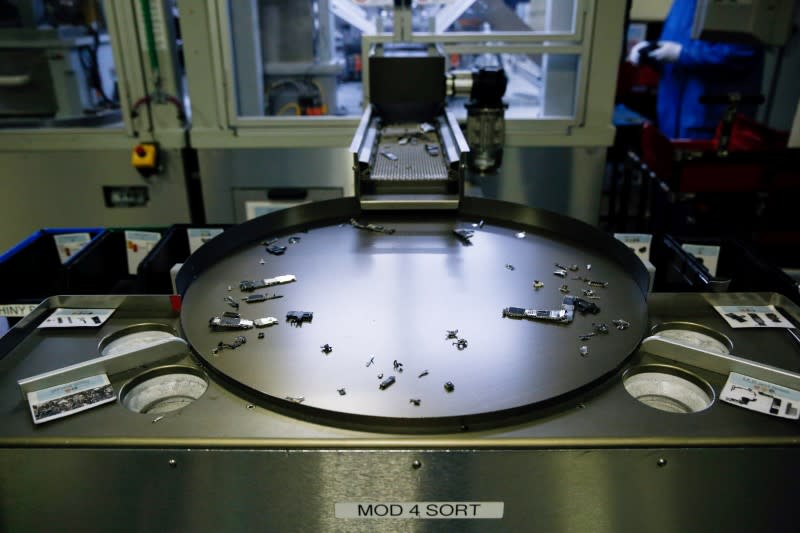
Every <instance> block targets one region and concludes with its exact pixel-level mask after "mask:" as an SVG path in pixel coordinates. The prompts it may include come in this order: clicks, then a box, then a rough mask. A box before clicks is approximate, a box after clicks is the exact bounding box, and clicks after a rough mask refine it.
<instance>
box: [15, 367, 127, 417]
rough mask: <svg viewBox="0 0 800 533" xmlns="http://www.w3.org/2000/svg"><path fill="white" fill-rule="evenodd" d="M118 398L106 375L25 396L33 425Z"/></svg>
mask: <svg viewBox="0 0 800 533" xmlns="http://www.w3.org/2000/svg"><path fill="white" fill-rule="evenodd" d="M116 398H117V396H116V394H114V389H113V388H112V387H111V383H110V382H109V381H108V376H106V375H105V374H99V375H97V376H90V377H88V378H83V379H79V380H77V381H73V382H70V383H65V384H63V385H56V386H55V387H50V388H48V389H42V390H38V391H33V392H29V393H28V405H30V408H31V416H32V417H33V423H34V424H41V423H43V422H48V421H50V420H56V419H58V418H63V417H65V416H69V415H74V414H75V413H79V412H81V411H85V410H87V409H91V408H92V407H97V406H98V405H103V404H104V403H109V402H113V401H114V400H115V399H116Z"/></svg>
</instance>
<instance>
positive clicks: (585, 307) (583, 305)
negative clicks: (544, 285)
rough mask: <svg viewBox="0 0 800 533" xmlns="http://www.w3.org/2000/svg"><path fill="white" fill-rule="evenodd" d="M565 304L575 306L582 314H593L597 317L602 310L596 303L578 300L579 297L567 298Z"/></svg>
mask: <svg viewBox="0 0 800 533" xmlns="http://www.w3.org/2000/svg"><path fill="white" fill-rule="evenodd" d="M564 303H566V304H569V305H573V306H575V309H577V310H578V311H580V313H581V314H584V315H585V314H586V313H592V314H593V315H596V314H597V313H599V312H600V308H599V307H598V306H597V304H596V303H594V302H590V301H588V300H584V299H583V298H578V297H577V296H565V297H564Z"/></svg>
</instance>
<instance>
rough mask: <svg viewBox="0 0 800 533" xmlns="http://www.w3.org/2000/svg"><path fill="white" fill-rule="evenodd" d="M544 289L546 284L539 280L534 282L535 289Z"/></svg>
mask: <svg viewBox="0 0 800 533" xmlns="http://www.w3.org/2000/svg"><path fill="white" fill-rule="evenodd" d="M542 287H544V283H542V282H541V281H539V280H538V279H535V280H533V288H534V289H541V288H542Z"/></svg>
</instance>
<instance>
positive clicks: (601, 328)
mask: <svg viewBox="0 0 800 533" xmlns="http://www.w3.org/2000/svg"><path fill="white" fill-rule="evenodd" d="M592 327H593V328H594V330H595V332H597V333H604V334H608V325H607V324H606V323H604V322H598V323H595V322H592Z"/></svg>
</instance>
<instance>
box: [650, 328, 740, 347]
mask: <svg viewBox="0 0 800 533" xmlns="http://www.w3.org/2000/svg"><path fill="white" fill-rule="evenodd" d="M653 333H654V334H657V335H658V336H660V337H664V338H665V339H668V340H670V341H673V342H675V343H677V344H680V345H682V346H686V347H687V348H697V349H700V350H705V351H707V352H711V353H715V354H719V355H730V353H731V350H732V349H733V342H731V340H730V339H729V338H728V337H727V336H725V335H723V334H722V333H720V332H718V331H716V330H714V329H711V328H709V327H706V326H702V325H700V324H694V323H691V322H665V323H663V324H659V325H658V326H657V327H655V328H653Z"/></svg>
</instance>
